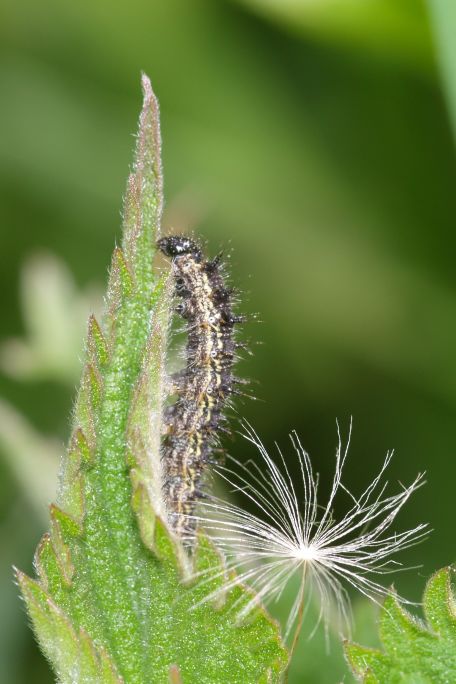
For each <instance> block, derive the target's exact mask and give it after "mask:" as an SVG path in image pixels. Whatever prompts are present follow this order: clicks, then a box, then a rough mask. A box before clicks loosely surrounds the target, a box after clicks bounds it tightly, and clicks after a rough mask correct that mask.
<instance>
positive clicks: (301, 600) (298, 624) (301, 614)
mask: <svg viewBox="0 0 456 684" xmlns="http://www.w3.org/2000/svg"><path fill="white" fill-rule="evenodd" d="M306 570H307V563H303V566H302V577H301V585H300V587H299V595H298V602H299V608H298V613H297V616H296V627H295V630H294V634H293V641H292V642H291V646H290V658H289V660H288V667H287V671H286V673H285V684H286V683H287V682H288V673H289V669H290V665H291V661H292V659H293V655H294V653H295V650H296V646H297V645H298V641H299V636H300V634H301V628H302V621H303V619H304V588H305V584H306Z"/></svg>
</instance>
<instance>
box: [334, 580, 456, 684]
mask: <svg viewBox="0 0 456 684" xmlns="http://www.w3.org/2000/svg"><path fill="white" fill-rule="evenodd" d="M423 608H424V614H425V617H426V624H424V623H423V622H421V621H420V620H418V619H417V618H414V617H413V616H412V615H410V614H409V613H408V612H407V611H405V610H404V608H403V607H402V606H401V605H400V603H399V601H398V599H397V597H396V595H395V594H394V592H392V593H391V594H390V595H389V596H388V597H387V599H386V601H385V604H384V606H383V608H382V613H381V617H380V636H381V640H382V643H383V646H384V651H383V652H382V651H379V650H376V649H369V648H364V647H363V646H359V645H357V644H350V643H347V644H346V654H347V657H348V660H349V663H350V665H351V666H352V668H353V671H354V673H355V674H356V675H357V676H358V677H359V678H360V679H361V680H362V681H363V682H365V683H366V682H379V683H381V684H398V683H399V682H401V683H402V682H404V683H408V684H412V683H413V684H431V683H432V684H445V683H447V682H454V681H456V609H455V600H454V594H453V591H452V588H451V570H450V568H444V569H443V570H440V571H439V572H436V573H435V575H433V576H432V577H431V579H430V580H429V581H428V584H427V586H426V590H425V592H424V599H423Z"/></svg>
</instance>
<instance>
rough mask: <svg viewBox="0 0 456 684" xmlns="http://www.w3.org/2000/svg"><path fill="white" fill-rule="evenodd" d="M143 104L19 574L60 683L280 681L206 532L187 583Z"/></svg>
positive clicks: (265, 620) (150, 116) (153, 153)
mask: <svg viewBox="0 0 456 684" xmlns="http://www.w3.org/2000/svg"><path fill="white" fill-rule="evenodd" d="M143 91H144V105H143V109H142V112H141V116H140V123H139V133H138V137H137V146H136V157H135V163H134V168H133V172H132V174H131V176H130V178H129V181H128V187H127V194H126V198H125V206H124V221H123V239H122V245H121V247H118V248H116V249H115V251H114V254H113V259H112V265H111V271H110V278H109V284H108V292H107V297H106V311H105V315H104V319H103V321H102V322H101V323H99V322H98V321H97V320H96V319H95V318H94V317H91V318H90V320H89V325H88V338H87V343H86V363H85V368H84V371H83V376H82V380H81V385H80V389H79V393H78V397H77V400H76V404H75V409H74V414H73V426H72V434H71V437H70V441H69V446H68V450H67V453H66V455H65V457H64V459H63V463H62V468H61V478H60V489H59V493H58V497H57V502H56V504H53V505H51V507H50V516H51V528H50V533H49V534H46V535H44V537H43V538H42V540H41V542H40V544H39V545H38V549H37V552H36V557H35V566H36V571H37V580H34V579H30V578H28V577H27V576H26V575H24V574H23V573H21V572H19V571H18V574H17V578H18V583H19V586H20V588H21V591H22V595H23V597H24V599H25V602H26V605H27V609H28V612H29V616H30V618H31V621H32V624H33V627H34V630H35V633H36V635H37V639H38V641H39V643H40V645H41V647H42V650H43V652H44V653H45V655H46V656H47V658H48V659H49V661H50V662H51V664H52V666H53V668H54V671H55V673H56V676H57V679H58V681H59V682H60V683H61V684H70V682H71V684H122V683H123V684H146V683H147V684H149V683H150V684H152V683H155V682H157V684H158V683H166V682H183V683H184V684H190V683H192V682H195V683H196V682H198V683H204V682H207V683H208V684H214V682H220V683H223V682H227V683H230V684H236V682H239V684H241V683H242V684H246V683H247V682H278V681H280V678H281V673H282V671H283V668H284V665H285V663H286V652H285V649H284V647H283V645H282V643H281V641H280V636H279V631H278V627H277V625H276V624H275V623H274V622H273V621H272V620H271V619H270V617H269V616H268V615H267V614H266V612H265V611H264V609H263V608H262V607H260V606H258V607H257V608H255V609H253V610H252V611H251V613H250V614H249V616H248V618H247V619H246V620H244V622H243V623H242V624H239V623H238V622H237V619H236V618H237V614H238V612H239V610H240V609H241V608H242V606H243V605H244V604H245V603H246V602H248V601H250V600H251V592H250V591H249V590H247V589H244V588H242V587H236V588H235V589H234V590H232V591H230V592H229V593H228V594H226V595H224V596H223V600H219V601H218V602H217V604H214V602H210V601H202V599H204V597H205V596H207V595H208V594H209V593H210V592H211V591H213V590H214V588H216V587H214V585H213V583H214V582H216V583H217V582H218V583H219V584H220V586H221V585H222V584H223V576H222V571H223V564H222V559H221V558H220V556H219V555H218V553H217V552H216V551H215V550H214V549H213V547H212V546H211V544H210V543H209V542H208V541H207V539H205V537H204V536H200V537H199V540H198V543H197V546H196V549H195V551H194V554H193V558H192V561H191V562H192V563H193V564H194V566H195V568H196V570H197V571H200V570H201V569H206V568H208V567H211V568H215V569H219V570H220V578H219V579H217V580H213V581H212V583H211V585H210V586H208V585H201V584H200V585H198V584H197V582H196V581H195V580H191V568H190V565H191V562H190V558H189V557H188V555H186V554H185V553H184V550H183V548H182V546H181V544H180V542H179V541H178V540H177V539H176V538H175V537H174V536H173V535H172V534H171V533H170V531H169V529H168V527H167V523H166V513H165V510H164V503H163V501H162V474H161V463H160V436H161V431H162V426H161V421H162V413H163V410H162V403H163V400H164V397H165V394H166V370H165V360H166V349H167V336H168V330H169V321H168V318H169V312H170V310H171V291H172V285H171V282H170V279H169V277H168V275H167V274H165V275H164V276H161V277H157V275H156V274H155V272H154V269H153V255H154V250H155V243H156V239H157V236H158V232H159V228H160V218H161V212H162V203H163V200H162V174H161V161H160V131H159V119H158V106H157V102H156V99H155V96H154V95H153V92H152V89H151V86H150V82H149V80H148V79H147V78H146V77H143Z"/></svg>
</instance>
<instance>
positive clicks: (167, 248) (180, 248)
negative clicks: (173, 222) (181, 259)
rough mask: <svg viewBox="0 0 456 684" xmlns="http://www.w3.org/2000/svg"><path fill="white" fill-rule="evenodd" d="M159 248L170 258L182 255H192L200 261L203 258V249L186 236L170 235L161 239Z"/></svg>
mask: <svg viewBox="0 0 456 684" xmlns="http://www.w3.org/2000/svg"><path fill="white" fill-rule="evenodd" d="M157 246H158V248H159V249H160V250H161V251H162V252H163V254H166V256H168V257H172V258H174V257H177V256H181V255H182V254H192V255H193V256H194V257H195V259H197V260H198V261H199V260H200V259H201V258H202V252H201V249H200V248H199V247H198V245H197V244H196V242H195V241H194V240H191V239H190V238H189V237H186V236H185V235H169V236H168V237H163V238H160V240H158V242H157Z"/></svg>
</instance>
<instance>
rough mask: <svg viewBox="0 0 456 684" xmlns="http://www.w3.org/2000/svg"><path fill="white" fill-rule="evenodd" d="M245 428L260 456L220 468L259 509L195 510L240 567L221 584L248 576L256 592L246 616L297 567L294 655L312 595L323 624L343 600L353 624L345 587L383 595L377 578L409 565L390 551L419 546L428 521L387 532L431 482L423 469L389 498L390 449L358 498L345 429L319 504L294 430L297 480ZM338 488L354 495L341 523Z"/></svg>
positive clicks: (212, 504) (209, 505) (219, 502)
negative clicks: (348, 470)
mask: <svg viewBox="0 0 456 684" xmlns="http://www.w3.org/2000/svg"><path fill="white" fill-rule="evenodd" d="M244 427H245V435H244V436H245V437H246V439H247V440H248V441H250V442H251V443H252V444H253V445H254V446H255V447H257V449H258V451H259V452H260V455H261V459H262V461H261V462H260V463H259V464H258V463H256V462H253V461H250V462H248V463H245V464H241V463H239V462H238V461H236V460H235V459H231V460H232V461H233V463H234V466H233V467H228V466H221V467H219V468H218V472H219V475H220V476H221V477H222V478H223V479H224V480H225V481H226V482H227V483H228V484H229V485H231V486H232V487H233V490H234V491H235V492H240V493H242V495H243V496H244V497H246V498H247V499H248V500H249V502H250V505H252V504H253V505H254V507H255V508H256V509H257V512H256V513H250V512H248V511H245V510H243V509H242V508H241V507H239V506H238V505H235V504H233V503H230V502H227V501H225V500H223V499H220V498H216V497H211V498H209V499H208V500H207V501H204V502H202V504H201V509H200V512H199V514H198V515H197V516H192V518H193V520H196V522H197V523H198V524H200V525H202V526H203V527H204V529H205V530H206V531H207V532H208V533H209V534H210V536H211V537H212V539H213V541H214V542H215V544H216V546H217V547H218V548H219V549H220V550H222V551H223V552H224V553H225V555H226V557H227V564H228V567H232V568H234V569H235V570H236V572H237V577H236V578H234V579H232V580H230V581H229V582H228V583H227V584H225V585H224V590H225V591H226V590H228V589H230V588H231V587H233V586H234V585H235V584H237V583H238V582H242V583H247V584H250V585H251V586H252V587H253V588H254V589H255V591H256V598H253V599H252V600H251V601H250V602H248V603H247V604H246V605H243V607H242V608H241V609H240V618H242V617H245V615H246V614H248V612H249V611H250V610H251V609H252V607H253V606H254V605H255V603H256V601H257V599H260V600H261V601H262V602H264V603H268V602H270V601H271V600H273V599H276V600H278V599H279V598H280V596H281V595H282V593H283V590H284V589H285V587H286V586H287V584H288V582H289V581H290V579H291V578H292V577H293V576H294V575H296V574H297V573H299V575H300V586H299V591H298V593H297V596H296V598H295V601H294V603H293V606H292V608H291V611H290V615H289V617H288V620H287V625H286V629H285V639H288V638H289V637H290V634H291V631H292V628H293V626H295V629H294V634H293V637H292V639H291V648H290V651H291V653H293V651H294V649H295V647H296V644H297V640H298V637H299V633H300V631H301V627H302V622H303V618H304V614H305V609H306V607H307V606H308V603H309V602H308V600H307V598H308V597H309V596H310V595H311V594H314V593H315V592H316V593H317V595H318V596H319V606H320V607H319V615H318V620H317V625H318V623H319V622H320V621H321V620H322V619H323V621H324V623H325V626H326V629H327V626H328V619H329V614H330V611H331V609H332V607H335V608H336V610H337V612H338V614H339V618H340V620H341V623H342V624H343V625H345V627H349V624H350V617H351V616H350V603H349V599H348V592H347V585H351V586H352V587H354V588H355V589H356V590H358V591H359V592H361V593H362V594H364V596H367V597H368V598H370V599H371V600H373V601H375V602H377V603H378V601H379V599H380V598H382V597H383V596H384V595H385V594H386V593H387V591H388V590H387V589H385V587H383V586H382V585H381V584H379V583H378V582H377V581H376V580H375V579H373V577H374V578H375V577H376V576H378V575H384V574H387V573H390V572H393V571H395V570H397V569H404V568H403V567H402V566H401V564H400V563H398V562H397V561H394V560H392V559H391V556H392V555H394V554H396V553H398V552H399V551H403V550H404V549H407V548H410V547H411V546H413V545H415V544H417V543H418V542H419V541H420V540H422V539H423V537H424V536H426V534H427V532H428V527H427V525H424V524H420V525H417V526H416V527H415V528H413V529H411V530H406V531H403V532H399V533H391V532H389V529H390V527H391V525H392V523H393V522H394V520H395V518H396V516H397V514H398V513H399V511H400V510H401V508H402V506H403V505H404V504H405V503H406V501H407V500H408V498H409V497H410V496H411V494H412V493H413V492H414V491H416V490H417V489H418V488H419V487H420V486H421V485H422V484H424V479H423V475H422V474H419V475H418V476H417V477H416V479H415V480H414V482H412V484H411V485H409V486H408V487H404V486H402V487H401V490H400V492H399V493H398V494H395V495H392V496H387V495H386V494H385V490H386V487H387V484H388V483H387V481H383V475H384V473H385V470H386V469H387V467H388V465H389V463H390V461H391V457H392V453H388V454H387V456H386V458H385V461H384V463H383V465H382V467H381V469H380V472H379V473H378V475H377V476H376V477H375V478H374V480H373V481H372V482H371V483H370V484H369V486H368V487H367V488H366V489H365V490H364V491H363V492H362V494H361V495H360V496H358V497H355V496H354V495H353V494H352V493H351V492H350V491H349V490H348V489H347V488H346V487H345V485H344V484H343V482H342V470H343V467H344V464H345V460H346V458H347V451H348V445H349V442H350V436H349V438H348V443H347V447H346V448H345V449H344V450H343V449H342V443H341V438H340V432H339V428H338V434H339V446H338V449H337V452H336V469H335V474H334V478H333V482H332V487H331V491H330V494H329V498H328V502H327V504H326V506H324V507H322V506H320V505H319V504H318V502H317V491H318V477H317V476H315V474H314V472H313V469H312V465H311V462H310V458H309V456H308V454H307V453H306V452H305V451H304V449H303V447H302V445H301V442H300V441H299V437H298V436H297V434H296V433H295V432H293V433H292V434H291V435H290V439H291V442H292V445H293V448H294V451H295V454H296V456H297V459H298V464H299V471H300V477H299V478H298V479H299V481H298V482H296V483H295V482H294V481H293V478H292V477H291V473H290V470H289V468H288V466H287V462H286V460H285V458H284V456H283V454H282V452H281V451H280V449H279V448H278V447H277V449H278V454H279V459H278V462H277V463H276V462H275V461H274V460H273V459H272V458H271V456H270V455H269V454H268V452H267V450H266V448H265V447H264V446H263V444H262V443H261V441H260V439H259V438H258V436H257V435H256V433H255V431H254V430H253V429H252V428H251V426H250V425H248V424H247V425H245V426H244ZM350 434H351V425H350ZM341 492H343V493H344V494H345V495H346V496H348V497H349V500H350V505H349V510H348V512H347V513H346V514H345V516H344V517H343V518H342V519H341V520H339V521H337V520H336V519H335V518H334V517H333V513H332V511H333V506H334V502H335V499H336V496H337V495H338V494H339V493H341ZM213 578H214V575H212V576H211V575H210V573H209V574H208V576H207V577H201V578H200V583H199V586H201V583H204V582H210V581H211V580H212V579H213ZM217 594H218V592H214V593H211V594H209V595H208V596H207V597H205V599H204V600H205V601H207V600H212V599H214V598H216V596H217ZM317 625H316V626H317ZM316 626H315V629H316ZM314 631H315V630H314Z"/></svg>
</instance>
